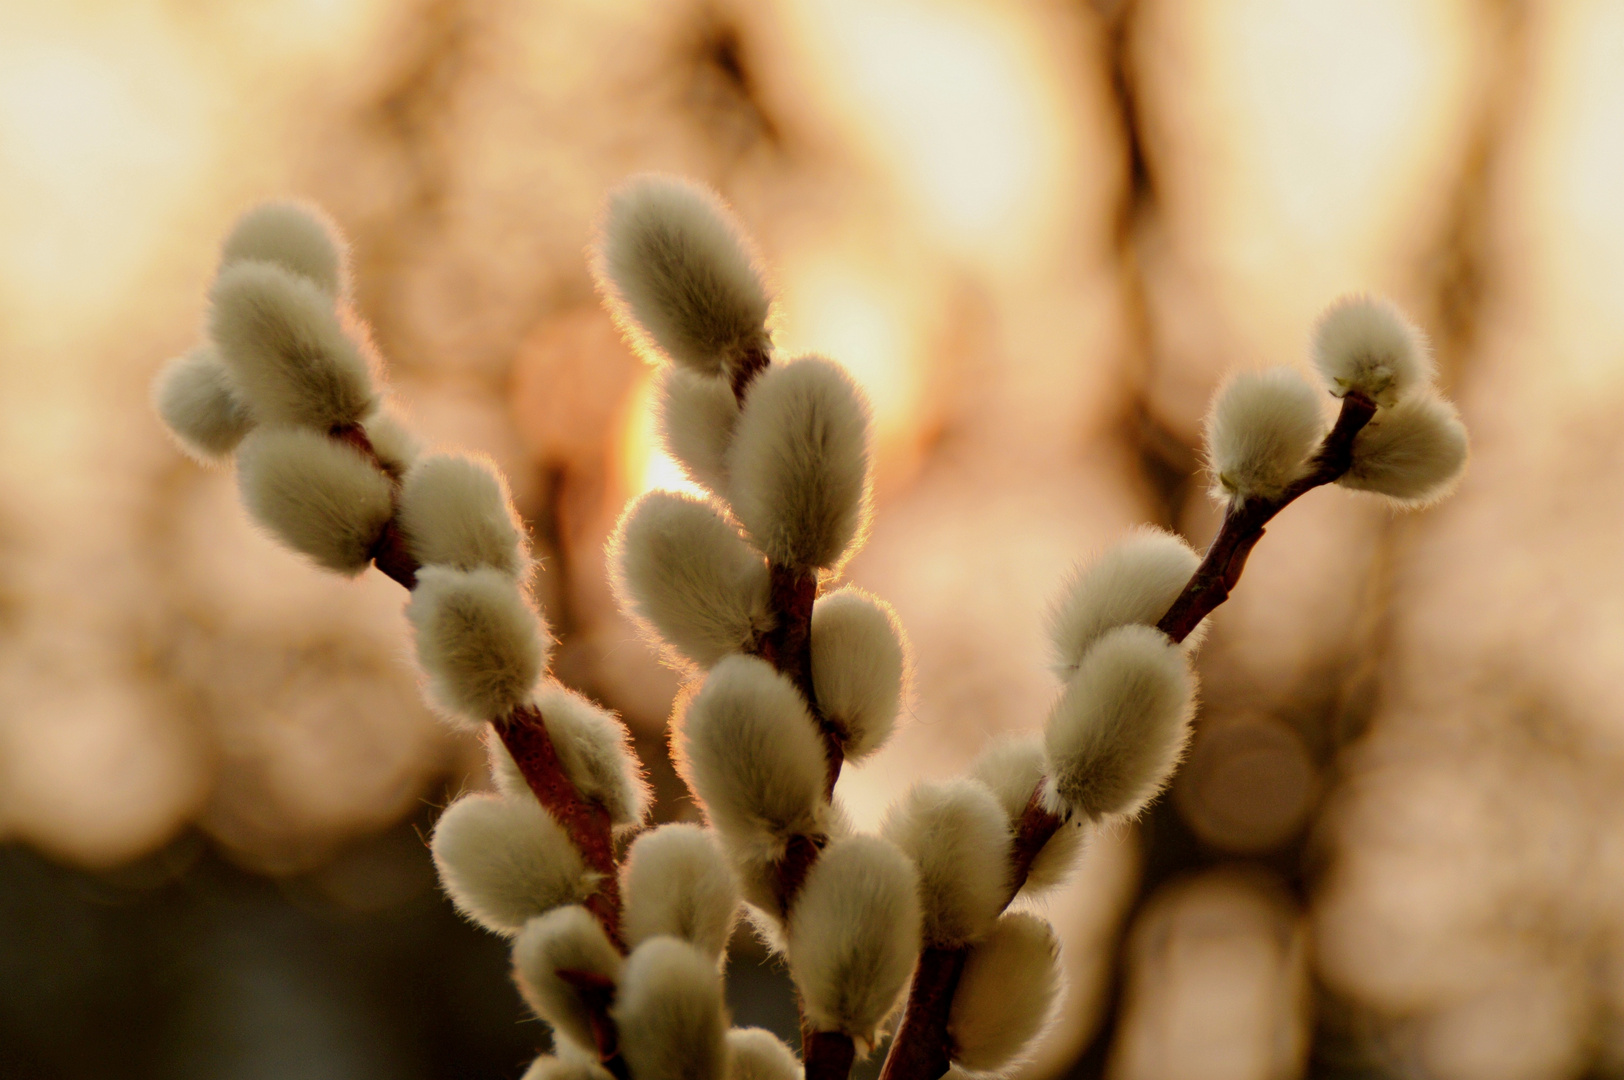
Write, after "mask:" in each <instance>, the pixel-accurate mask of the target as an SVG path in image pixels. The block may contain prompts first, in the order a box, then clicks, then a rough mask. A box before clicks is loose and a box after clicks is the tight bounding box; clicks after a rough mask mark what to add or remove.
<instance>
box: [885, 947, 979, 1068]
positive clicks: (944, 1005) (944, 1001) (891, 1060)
mask: <svg viewBox="0 0 1624 1080" xmlns="http://www.w3.org/2000/svg"><path fill="white" fill-rule="evenodd" d="M969 957H970V950H969V949H939V948H935V947H933V946H927V947H926V948H925V949H923V950H921V951H920V953H919V965H918V966H917V967H915V968H914V977H913V984H912V985H911V986H909V988H908V1009H907V1011H906V1012H904V1013H903V1014H902V1024H901V1026H900V1027H898V1028H897V1036H896V1038H895V1039H894V1040H893V1041H892V1043H891V1052H890V1053H889V1054H887V1055H886V1058H885V1067H884V1069H882V1070H881V1072H880V1080H903V1078H905V1077H914V1076H932V1077H934V1076H941V1075H942V1074H943V1073H945V1072H947V1069H948V1066H949V1065H951V1064H952V1053H953V1047H952V1039H951V1038H950V1037H949V1036H948V1033H947V1025H948V1021H949V1019H950V1018H951V1017H952V1009H953V994H954V993H955V992H956V991H957V990H958V988H959V976H961V975H963V974H964V963H965V961H966V960H968V959H969Z"/></svg>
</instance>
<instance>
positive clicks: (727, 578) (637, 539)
mask: <svg viewBox="0 0 1624 1080" xmlns="http://www.w3.org/2000/svg"><path fill="white" fill-rule="evenodd" d="M609 565H610V566H611V567H612V568H613V573H614V580H613V584H614V589H615V596H616V598H617V599H618V600H619V601H620V606H621V609H622V610H623V611H625V612H626V613H627V614H628V615H630V616H632V618H634V619H636V620H637V621H638V623H639V624H640V626H641V628H642V630H643V631H644V633H645V635H646V636H648V637H649V638H651V639H652V640H653V641H655V642H657V643H659V644H661V645H663V646H664V647H665V649H666V655H667V657H668V659H671V660H672V661H673V662H676V663H679V664H681V663H683V662H684V661H686V662H688V663H692V664H697V665H698V666H700V667H709V666H710V665H712V664H714V663H716V661H718V660H720V659H721V658H722V657H724V656H727V655H728V654H730V653H737V652H742V651H744V650H745V649H747V648H749V647H750V645H751V644H752V643H753V642H755V641H756V639H757V638H758V637H759V636H760V635H762V634H763V633H765V632H766V631H767V630H769V629H770V628H771V627H772V625H773V615H772V611H771V608H770V606H769V604H768V578H767V564H766V563H765V562H763V561H762V558H761V556H760V554H758V553H757V552H755V551H753V550H752V549H751V547H750V545H749V544H747V543H745V542H744V540H743V538H742V537H740V536H739V534H738V531H737V530H736V529H735V528H734V526H733V525H732V524H731V523H730V522H729V521H728V520H727V519H726V518H724V517H723V516H722V515H721V514H720V513H718V512H717V510H716V508H715V507H714V506H712V505H711V504H710V503H708V502H705V501H703V500H700V499H694V498H690V497H689V496H686V495H678V494H676V493H675V492H671V491H651V492H649V493H648V494H646V495H644V496H643V497H642V498H641V499H639V500H638V501H637V502H636V503H634V504H633V505H632V506H631V508H630V509H628V510H627V511H626V513H625V514H623V515H622V516H621V519H620V524H619V525H617V526H616V527H615V533H614V536H613V537H611V538H610V541H609Z"/></svg>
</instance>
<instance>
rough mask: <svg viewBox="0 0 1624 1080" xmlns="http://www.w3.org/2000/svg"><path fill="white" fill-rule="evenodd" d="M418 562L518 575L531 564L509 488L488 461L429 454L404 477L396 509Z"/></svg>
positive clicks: (407, 542) (458, 568)
mask: <svg viewBox="0 0 1624 1080" xmlns="http://www.w3.org/2000/svg"><path fill="white" fill-rule="evenodd" d="M398 515H399V518H398V520H399V522H400V527H401V530H402V531H403V532H404V533H405V535H406V544H407V547H408V548H409V550H410V551H411V553H412V554H413V555H414V556H416V558H417V561H418V562H420V563H424V564H428V565H433V566H449V567H452V568H454V569H457V570H476V569H478V568H479V567H482V566H487V567H490V568H491V569H493V570H500V571H501V572H502V573H504V574H508V575H511V576H513V577H522V576H523V575H524V572H525V571H526V570H527V569H528V568H529V565H530V560H529V557H528V553H527V552H526V550H525V543H524V534H523V533H521V532H520V530H519V523H518V521H517V515H515V514H514V512H513V503H512V500H511V498H510V497H509V496H508V490H507V484H506V483H505V482H504V481H503V479H502V475H501V473H499V472H497V470H496V468H495V466H493V465H492V464H491V463H490V462H489V461H481V460H478V459H476V458H472V457H466V456H464V455H461V454H430V455H428V456H427V457H424V458H422V459H420V460H419V461H418V462H417V464H415V465H413V466H412V469H411V471H410V472H408V473H407V474H406V480H405V482H404V483H403V484H402V485H401V488H400V509H399V511H398Z"/></svg>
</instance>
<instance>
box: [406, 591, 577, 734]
mask: <svg viewBox="0 0 1624 1080" xmlns="http://www.w3.org/2000/svg"><path fill="white" fill-rule="evenodd" d="M406 617H407V618H408V619H409V620H410V621H411V624H412V629H413V630H414V631H415V635H416V639H417V661H418V664H419V665H421V667H422V668H423V672H424V674H426V675H427V676H428V689H429V696H430V698H431V700H432V701H433V703H434V704H435V705H436V706H438V708H439V709H440V710H441V711H442V712H444V713H445V714H446V715H447V717H448V718H462V719H464V720H468V721H472V722H474V723H479V722H482V721H485V720H498V719H500V718H502V717H504V716H505V715H506V714H507V713H509V712H510V711H512V709H513V708H514V706H516V705H519V704H522V703H523V702H525V701H526V700H528V699H529V697H530V694H531V692H532V691H533V690H534V689H535V687H536V680H537V679H538V678H540V677H541V672H542V669H543V668H544V667H545V666H546V662H547V653H548V650H549V649H550V648H551V644H552V643H551V640H550V638H549V637H548V636H547V635H546V631H545V628H544V627H542V625H541V624H540V619H539V616H538V615H537V614H536V612H535V611H534V609H532V608H531V607H530V604H529V602H528V601H526V600H525V598H524V596H523V595H522V594H521V593H520V592H519V586H518V585H517V584H516V583H515V582H514V580H513V579H512V578H510V577H508V576H507V575H506V574H503V573H502V572H500V571H498V570H490V569H480V570H468V571H464V570H452V569H450V568H448V567H443V566H425V567H423V568H422V569H421V570H419V571H418V574H417V587H416V588H415V589H413V590H412V599H411V602H410V603H408V604H407V605H406Z"/></svg>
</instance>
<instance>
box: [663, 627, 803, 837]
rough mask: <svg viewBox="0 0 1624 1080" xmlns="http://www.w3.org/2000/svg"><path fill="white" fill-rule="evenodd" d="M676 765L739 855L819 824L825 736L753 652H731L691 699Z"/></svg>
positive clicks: (788, 686) (791, 688)
mask: <svg viewBox="0 0 1624 1080" xmlns="http://www.w3.org/2000/svg"><path fill="white" fill-rule="evenodd" d="M674 742H675V747H676V750H677V757H678V760H677V765H678V768H679V770H680V771H681V772H682V774H683V777H684V778H685V779H686V780H687V781H688V786H689V787H691V788H692V789H693V792H694V794H695V795H696V796H698V798H699V801H700V802H701V803H703V804H704V806H705V812H706V814H707V815H708V816H709V818H710V821H711V824H712V825H714V826H716V828H717V829H718V830H720V831H721V832H722V833H723V835H724V837H725V838H726V839H727V841H728V842H729V844H730V845H736V846H739V847H742V848H743V849H744V850H743V851H740V852H738V855H739V856H742V857H746V858H748V857H752V856H756V855H765V854H769V853H771V854H776V853H778V852H781V851H782V849H783V844H784V842H785V841H786V840H788V839H789V838H790V837H792V836H795V835H796V834H810V835H817V834H819V833H821V832H822V829H823V811H824V802H823V786H824V782H825V779H826V777H827V775H828V772H827V765H826V763H825V757H824V746H823V739H822V737H821V736H820V735H819V733H818V729H817V726H816V725H815V724H814V723H813V720H812V717H811V715H809V714H808V713H807V711H806V702H805V701H804V700H802V698H801V695H800V692H799V691H797V690H796V689H795V684H794V683H792V682H790V680H789V679H788V678H786V677H785V676H783V675H780V674H779V673H778V672H776V671H774V670H773V667H772V665H771V664H769V663H767V662H766V661H765V660H760V659H757V658H756V657H753V656H729V657H727V658H726V659H725V660H723V661H721V662H720V663H718V664H717V665H716V666H715V667H713V668H712V669H711V671H710V674H709V675H708V676H706V678H705V685H704V686H703V687H701V688H700V690H699V693H697V694H695V695H694V697H693V700H691V701H690V702H689V703H688V708H687V710H686V711H685V712H684V714H683V717H682V721H681V727H680V729H679V731H678V732H677V735H676V739H675V740H674Z"/></svg>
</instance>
